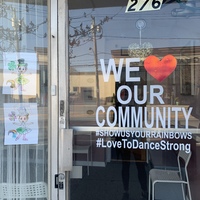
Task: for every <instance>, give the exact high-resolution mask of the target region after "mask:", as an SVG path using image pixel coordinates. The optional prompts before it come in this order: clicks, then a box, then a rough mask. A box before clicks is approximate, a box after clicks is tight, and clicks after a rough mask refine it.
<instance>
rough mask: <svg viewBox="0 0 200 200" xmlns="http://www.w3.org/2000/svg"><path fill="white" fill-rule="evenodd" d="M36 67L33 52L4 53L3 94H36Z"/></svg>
mask: <svg viewBox="0 0 200 200" xmlns="http://www.w3.org/2000/svg"><path fill="white" fill-rule="evenodd" d="M17 57H20V58H17ZM36 67H37V63H36V55H35V54H33V53H18V54H15V53H4V87H3V94H20V95H35V94H36Z"/></svg>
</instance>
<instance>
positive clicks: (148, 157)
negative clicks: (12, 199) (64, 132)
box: [69, 0, 200, 200]
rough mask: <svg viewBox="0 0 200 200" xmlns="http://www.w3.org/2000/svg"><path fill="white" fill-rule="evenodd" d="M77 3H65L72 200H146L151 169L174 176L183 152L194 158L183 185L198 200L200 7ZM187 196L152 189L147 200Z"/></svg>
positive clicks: (170, 186)
mask: <svg viewBox="0 0 200 200" xmlns="http://www.w3.org/2000/svg"><path fill="white" fill-rule="evenodd" d="M77 2H78V1H77ZM77 2H76V1H74V0H73V1H69V8H70V10H69V50H70V53H69V57H70V125H71V127H73V128H74V130H75V135H74V153H73V155H74V171H73V173H72V180H71V182H72V186H71V187H72V188H71V191H72V194H71V197H72V200H75V199H76V200H77V199H81V198H82V197H83V196H84V197H85V199H88V200H89V199H120V200H121V199H122V200H124V199H139V198H140V197H142V198H143V199H148V193H149V192H148V191H149V187H150V185H149V184H148V179H149V175H150V174H151V173H150V170H151V169H163V170H178V165H177V156H178V153H179V152H181V151H184V152H186V154H187V155H189V154H190V153H191V154H192V155H191V158H190V159H189V164H188V168H187V172H188V177H189V181H188V182H189V184H188V185H189V188H190V190H191V196H192V199H193V200H194V199H198V196H199V191H198V189H197V185H198V184H199V181H200V179H199V178H198V177H199V174H200V165H199V163H200V160H199V155H198V152H199V149H198V148H199V147H198V146H199V141H200V140H199V119H200V115H199V109H200V105H199V98H200V96H199V95H200V94H199V84H200V82H199V80H200V77H199V76H200V71H199V65H200V39H199V28H198V23H199V20H200V12H199V8H200V3H199V2H197V1H146V2H145V3H144V4H141V2H140V3H138V2H139V1H130V2H129V3H128V1H101V2H99V1H84V2H83V3H81V5H80V4H79V3H77ZM83 146H84V147H83ZM85 147H87V148H86V149H84V150H85V151H81V148H85ZM181 166H182V165H181ZM75 178H78V179H75ZM182 178H185V176H184V177H182ZM184 180H185V179H184ZM138 188H140V189H138ZM173 189H175V192H169V191H174V190H173ZM190 190H189V189H188V187H186V186H184V188H183V191H182V189H181V187H180V184H176V185H175V186H174V185H173V184H159V183H158V184H157V186H156V190H155V197H156V198H155V199H170V200H171V199H176V200H177V199H183V195H186V196H187V197H188V198H189V199H190V192H189V191H190ZM150 191H151V190H150ZM150 195H152V191H151V192H150Z"/></svg>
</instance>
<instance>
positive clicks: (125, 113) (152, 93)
mask: <svg viewBox="0 0 200 200" xmlns="http://www.w3.org/2000/svg"><path fill="white" fill-rule="evenodd" d="M125 60H126V68H125V73H126V76H125V77H126V82H140V81H141V78H140V77H132V76H131V72H137V71H139V67H134V66H131V65H130V63H134V62H139V61H140V59H139V58H126V59H125ZM100 63H101V69H102V74H103V79H104V82H108V81H109V78H110V75H111V71H113V75H114V79H115V82H120V81H121V74H122V67H123V64H124V59H123V58H120V59H119V65H118V69H117V67H116V64H115V60H114V59H109V62H108V66H107V67H106V66H105V61H104V59H100ZM106 68H107V69H106ZM133 87H134V88H133V89H134V92H132V88H130V87H129V86H127V85H121V86H120V87H119V88H118V90H117V100H118V101H119V103H120V104H121V106H119V107H118V108H116V107H114V106H110V107H108V108H107V109H106V108H104V107H103V106H99V107H98V108H97V110H96V123H97V125H98V126H99V127H103V126H105V125H106V124H107V125H108V126H109V127H114V126H118V127H134V128H153V127H155V128H159V127H162V128H171V124H172V121H171V120H172V119H171V116H172V115H173V116H175V117H174V122H173V124H174V126H175V128H178V121H179V114H180V113H181V114H182V115H183V116H184V119H185V128H188V124H189V118H190V115H191V112H192V108H189V109H186V108H185V107H177V106H174V107H165V106H162V108H159V107H151V108H150V111H151V112H150V113H151V116H149V117H148V110H147V107H144V106H143V105H144V104H146V103H147V99H148V97H147V93H149V104H150V105H153V104H154V103H155V100H157V101H158V102H159V103H160V104H162V105H163V104H165V103H164V101H163V99H162V95H163V93H164V88H163V87H162V86H161V85H150V86H149V87H147V85H143V86H142V87H143V90H142V91H143V94H142V99H141V98H139V88H138V87H139V86H138V85H134V86H133ZM140 87H141V86H140ZM148 89H149V91H148ZM123 90H126V93H127V98H126V99H125V100H124V99H122V97H121V92H122V91H123ZM131 101H134V102H135V104H137V108H136V107H135V106H125V105H127V104H129V103H130V102H131ZM102 113H106V115H105V119H101V120H100V119H99V116H100V114H102ZM111 113H112V114H113V119H112V120H111V119H110V114H111Z"/></svg>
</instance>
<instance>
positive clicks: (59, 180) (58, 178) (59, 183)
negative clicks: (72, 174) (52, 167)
mask: <svg viewBox="0 0 200 200" xmlns="http://www.w3.org/2000/svg"><path fill="white" fill-rule="evenodd" d="M64 180H65V174H63V173H59V174H55V188H58V189H60V190H63V188H64V184H63V182H64Z"/></svg>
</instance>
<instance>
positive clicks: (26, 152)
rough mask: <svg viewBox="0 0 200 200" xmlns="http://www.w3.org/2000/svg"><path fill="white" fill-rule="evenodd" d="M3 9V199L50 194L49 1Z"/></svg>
mask: <svg viewBox="0 0 200 200" xmlns="http://www.w3.org/2000/svg"><path fill="white" fill-rule="evenodd" d="M0 8H1V14H0V29H1V37H0V38H1V39H0V63H1V67H0V70H1V79H0V80H1V88H0V92H1V98H0V108H1V125H0V130H1V140H0V146H1V148H0V173H1V176H0V188H1V189H0V190H1V192H0V198H2V199H27V198H33V199H36V198H38V197H41V199H47V197H48V191H47V182H48V150H47V149H48V120H47V119H48V114H47V113H48V109H47V106H48V89H47V86H48V78H47V74H48V62H47V60H48V59H47V47H48V46H47V32H48V30H47V14H48V10H47V1H41V2H40V1H29V2H27V1H21V0H19V1H7V0H3V1H1V3H0ZM2 191H5V192H4V193H2ZM8 191H10V192H8Z"/></svg>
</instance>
